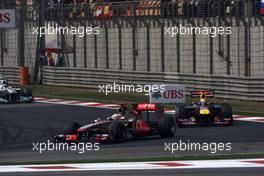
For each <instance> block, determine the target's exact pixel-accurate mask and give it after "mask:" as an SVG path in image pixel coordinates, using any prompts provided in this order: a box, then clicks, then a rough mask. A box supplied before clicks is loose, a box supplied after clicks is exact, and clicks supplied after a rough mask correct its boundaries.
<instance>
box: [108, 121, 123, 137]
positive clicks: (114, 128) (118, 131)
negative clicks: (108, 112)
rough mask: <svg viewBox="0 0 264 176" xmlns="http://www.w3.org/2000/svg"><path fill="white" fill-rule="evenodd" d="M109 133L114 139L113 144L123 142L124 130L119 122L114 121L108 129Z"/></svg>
mask: <svg viewBox="0 0 264 176" xmlns="http://www.w3.org/2000/svg"><path fill="white" fill-rule="evenodd" d="M108 131H109V134H110V135H111V137H112V142H123V140H124V136H123V128H122V126H121V124H120V123H119V122H118V121H116V120H113V121H112V122H111V124H110V125H109V127H108Z"/></svg>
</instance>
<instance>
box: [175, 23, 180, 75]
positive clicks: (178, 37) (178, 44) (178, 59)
mask: <svg viewBox="0 0 264 176" xmlns="http://www.w3.org/2000/svg"><path fill="white" fill-rule="evenodd" d="M177 27H179V25H178V26H177ZM176 43H177V50H176V51H177V73H180V72H181V47H180V34H179V33H178V34H177V38H176Z"/></svg>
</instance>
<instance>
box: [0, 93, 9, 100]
mask: <svg viewBox="0 0 264 176" xmlns="http://www.w3.org/2000/svg"><path fill="white" fill-rule="evenodd" d="M0 98H2V99H4V100H6V101H9V93H8V91H0Z"/></svg>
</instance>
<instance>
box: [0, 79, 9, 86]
mask: <svg viewBox="0 0 264 176" xmlns="http://www.w3.org/2000/svg"><path fill="white" fill-rule="evenodd" d="M0 84H1V85H6V86H7V84H8V83H7V80H5V79H2V80H0Z"/></svg>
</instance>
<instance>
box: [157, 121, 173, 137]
mask: <svg viewBox="0 0 264 176" xmlns="http://www.w3.org/2000/svg"><path fill="white" fill-rule="evenodd" d="M175 131H176V123H175V119H174V118H173V117H169V116H164V117H161V118H159V119H158V133H159V135H160V137H162V138H172V137H173V136H174V134H175Z"/></svg>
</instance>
